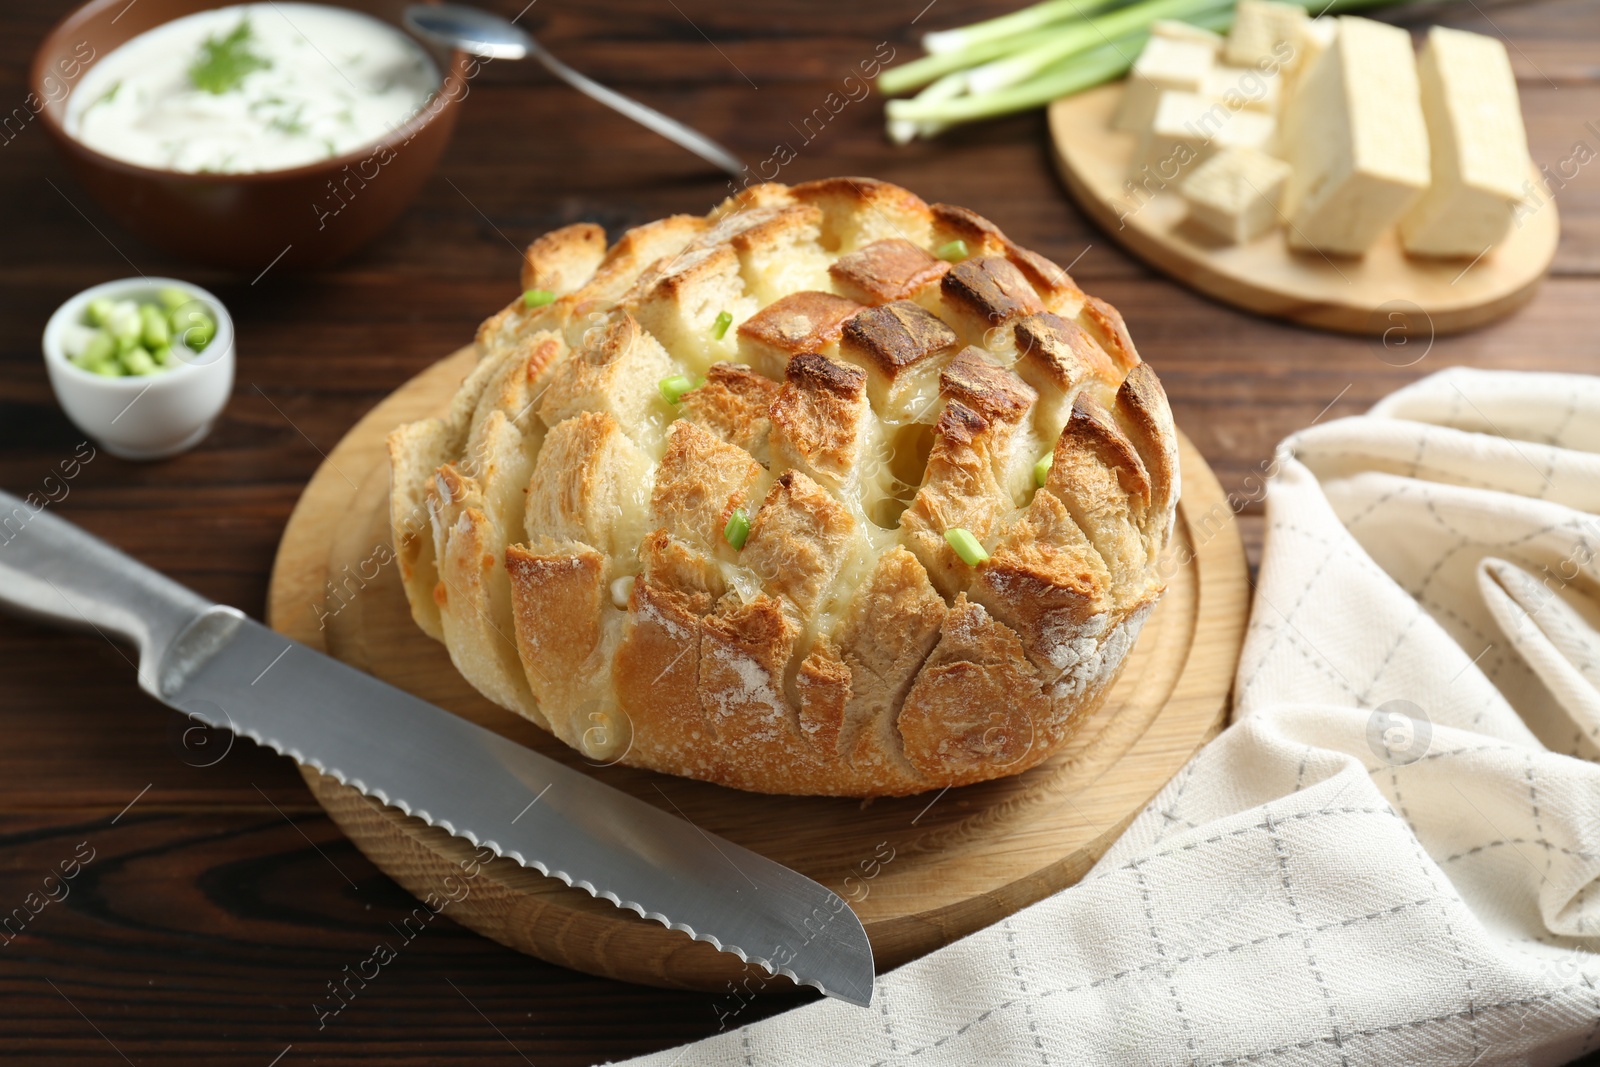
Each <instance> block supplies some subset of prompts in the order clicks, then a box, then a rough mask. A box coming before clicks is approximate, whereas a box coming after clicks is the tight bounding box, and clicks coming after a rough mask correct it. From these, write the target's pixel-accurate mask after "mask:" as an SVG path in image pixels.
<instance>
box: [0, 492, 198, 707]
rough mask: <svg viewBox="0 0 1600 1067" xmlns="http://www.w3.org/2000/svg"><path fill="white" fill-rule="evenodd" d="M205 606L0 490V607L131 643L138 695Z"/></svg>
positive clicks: (151, 684)
mask: <svg viewBox="0 0 1600 1067" xmlns="http://www.w3.org/2000/svg"><path fill="white" fill-rule="evenodd" d="M212 606H213V605H212V604H211V602H210V601H209V600H206V599H205V598H204V597H202V596H200V595H199V594H197V593H193V592H191V591H189V590H188V589H185V588H184V587H183V586H181V585H179V584H178V583H177V582H174V581H173V580H172V579H171V578H168V577H166V576H165V575H162V574H158V573H157V572H156V571H153V570H151V569H150V568H149V567H146V566H145V565H144V564H143V563H140V562H139V561H138V560H135V559H134V558H132V557H131V556H127V555H124V554H123V553H122V552H120V551H118V550H117V549H115V548H112V547H111V546H110V545H108V544H106V543H105V542H104V541H102V540H100V539H99V538H98V537H95V536H94V535H93V534H90V533H88V532H87V531H85V530H83V529H81V528H79V527H77V526H75V525H73V524H72V523H70V522H68V521H67V520H65V519H62V518H58V517H57V516H55V515H52V514H50V512H49V510H48V504H45V503H41V504H39V505H37V506H35V504H33V503H31V502H29V501H25V500H19V499H18V498H17V497H14V496H12V495H11V494H10V493H7V492H5V491H3V490H0V608H4V609H5V610H7V611H9V612H12V613H14V614H19V615H26V616H30V617H32V618H36V619H40V620H42V621H44V622H48V623H53V624H55V625H58V626H63V627H67V628H71V629H81V630H95V631H98V632H99V633H101V634H102V635H103V636H107V637H109V636H111V635H116V636H118V637H121V638H124V639H125V640H127V641H130V642H132V643H133V644H134V645H136V646H137V647H138V649H139V684H140V686H141V687H142V688H143V689H144V690H145V691H146V692H149V693H156V692H158V690H157V687H156V670H157V667H158V666H159V664H160V662H161V658H162V656H163V655H164V654H165V652H166V650H167V648H168V646H170V645H171V643H172V641H173V639H174V638H176V637H177V636H178V634H179V633H181V632H182V631H183V630H184V628H186V627H187V626H188V625H189V624H190V623H192V622H193V621H194V620H195V617H196V616H197V615H199V614H200V613H201V612H204V611H205V610H206V609H207V608H210V607H212Z"/></svg>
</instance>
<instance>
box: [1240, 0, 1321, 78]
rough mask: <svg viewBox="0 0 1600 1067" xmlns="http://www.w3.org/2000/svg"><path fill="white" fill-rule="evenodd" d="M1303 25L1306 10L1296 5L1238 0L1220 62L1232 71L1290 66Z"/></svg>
mask: <svg viewBox="0 0 1600 1067" xmlns="http://www.w3.org/2000/svg"><path fill="white" fill-rule="evenodd" d="M1307 21H1309V20H1308V19H1307V17H1306V9H1305V8H1303V7H1300V6H1298V5H1296V4H1279V3H1273V2H1272V0H1239V6H1238V7H1237V8H1236V9H1235V10H1234V16H1233V29H1231V30H1229V31H1228V40H1227V43H1226V44H1225V45H1224V46H1223V49H1222V58H1223V59H1224V60H1225V61H1226V62H1228V63H1230V64H1232V65H1233V66H1235V67H1258V66H1259V65H1260V64H1262V63H1268V64H1271V65H1273V66H1289V65H1292V63H1293V62H1294V57H1295V42H1296V41H1297V40H1298V39H1299V35H1300V28H1301V27H1302V26H1304V25H1305V24H1306V22H1307Z"/></svg>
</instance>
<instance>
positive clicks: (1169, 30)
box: [1150, 19, 1222, 55]
mask: <svg viewBox="0 0 1600 1067" xmlns="http://www.w3.org/2000/svg"><path fill="white" fill-rule="evenodd" d="M1150 36H1152V37H1168V38H1171V39H1172V40H1174V41H1194V42H1197V43H1199V44H1203V45H1205V46H1206V47H1208V48H1210V49H1211V54H1212V55H1219V54H1221V52H1222V34H1220V33H1215V32H1213V31H1211V30H1208V29H1206V28H1205V27H1204V26H1195V25H1192V24H1190V23H1187V22H1179V21H1178V20H1177V19H1156V20H1155V21H1154V22H1152V23H1151V24H1150Z"/></svg>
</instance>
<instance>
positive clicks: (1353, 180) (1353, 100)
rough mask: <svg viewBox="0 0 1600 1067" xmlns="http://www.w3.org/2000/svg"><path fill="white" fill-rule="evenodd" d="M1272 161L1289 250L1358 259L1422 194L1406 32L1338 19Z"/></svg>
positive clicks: (1423, 145) (1417, 108)
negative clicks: (1280, 163) (1282, 184)
mask: <svg viewBox="0 0 1600 1067" xmlns="http://www.w3.org/2000/svg"><path fill="white" fill-rule="evenodd" d="M1278 148H1279V155H1280V156H1282V158H1283V159H1284V160H1285V161H1286V162H1287V163H1288V164H1289V166H1290V167H1291V168H1292V170H1291V173H1290V175H1289V184H1288V186H1287V188H1286V189H1285V190H1284V198H1285V208H1284V212H1285V214H1286V215H1288V217H1289V234H1288V237H1289V244H1290V246H1291V247H1294V248H1303V249H1316V250H1318V251H1320V252H1324V253H1328V254H1333V255H1349V256H1358V255H1361V254H1362V253H1364V252H1365V251H1366V250H1367V249H1369V248H1371V247H1372V245H1373V244H1374V243H1375V242H1376V241H1377V240H1378V238H1379V237H1381V236H1382V235H1383V234H1384V232H1385V231H1387V230H1388V229H1389V227H1391V226H1393V225H1394V224H1395V223H1396V222H1398V221H1399V219H1400V217H1401V216H1402V215H1404V214H1405V213H1406V212H1407V211H1408V210H1409V209H1410V208H1411V206H1412V204H1414V203H1416V201H1417V198H1418V197H1420V196H1421V195H1422V193H1423V192H1424V191H1425V190H1426V189H1427V188H1428V183H1429V180H1430V174H1431V171H1430V167H1429V153H1428V128H1427V124H1426V123H1425V122H1424V121H1423V118H1422V95H1421V89H1420V88H1419V86H1418V83H1417V63H1416V57H1415V56H1414V55H1413V54H1412V52H1411V37H1410V35H1409V34H1407V33H1406V31H1405V30H1402V29H1398V28H1396V27H1394V26H1389V25H1385V24H1384V23H1381V22H1373V21H1371V20H1369V19H1361V18H1353V17H1350V16H1344V17H1342V18H1340V20H1339V35H1338V38H1337V39H1336V40H1335V41H1334V43H1333V46H1332V47H1330V48H1329V49H1328V50H1327V51H1326V52H1324V53H1323V54H1322V56H1321V58H1319V59H1318V60H1317V62H1316V65H1315V66H1314V67H1312V68H1311V69H1310V70H1309V71H1307V72H1306V74H1305V84H1304V85H1303V86H1302V87H1301V88H1300V90H1299V93H1298V94H1297V99H1296V102H1295V109H1294V117H1293V120H1292V121H1291V122H1290V123H1287V124H1286V125H1285V127H1284V131H1283V137H1282V138H1281V139H1280V142H1279V145H1278Z"/></svg>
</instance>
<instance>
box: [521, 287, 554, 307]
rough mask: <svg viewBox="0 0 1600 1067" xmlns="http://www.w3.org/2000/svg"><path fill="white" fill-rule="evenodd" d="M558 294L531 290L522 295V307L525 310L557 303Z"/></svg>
mask: <svg viewBox="0 0 1600 1067" xmlns="http://www.w3.org/2000/svg"><path fill="white" fill-rule="evenodd" d="M555 299H556V294H554V293H552V292H551V291H550V290H548V289H529V290H528V291H527V292H525V293H523V294H522V306H523V307H525V308H542V307H544V306H545V305H546V304H553V303H555Z"/></svg>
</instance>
